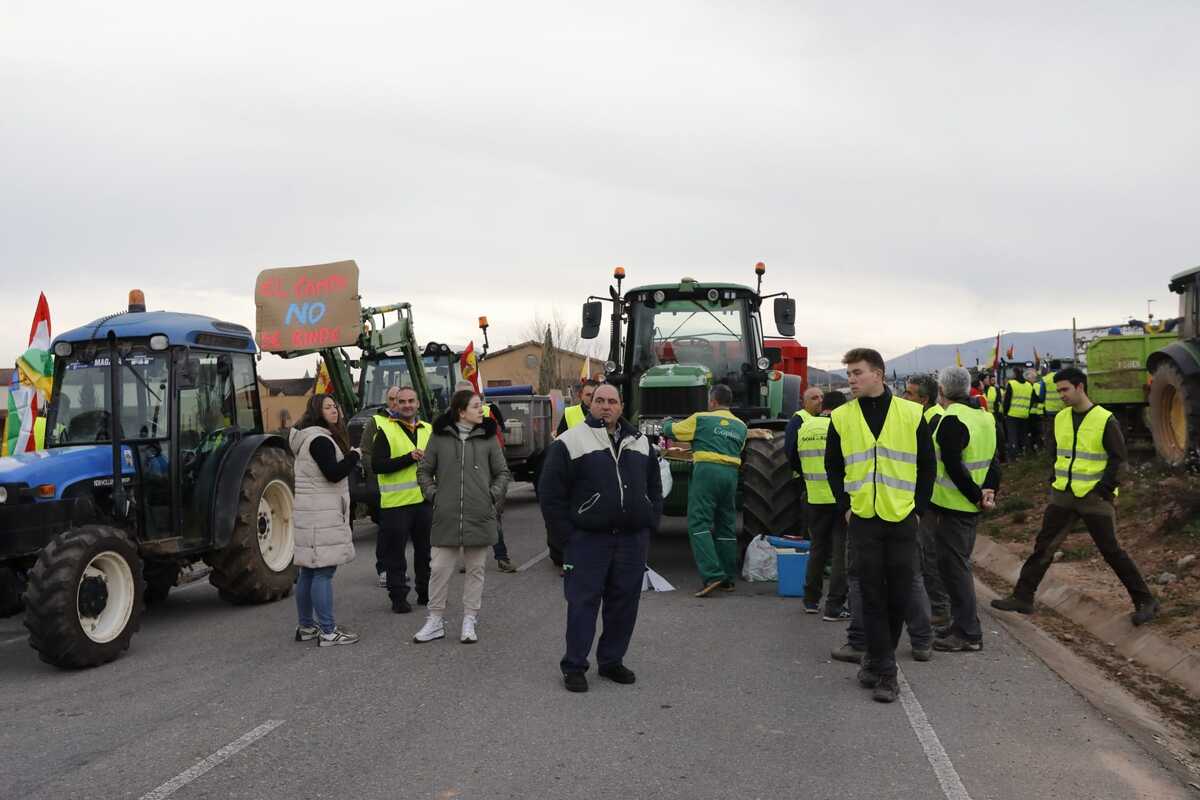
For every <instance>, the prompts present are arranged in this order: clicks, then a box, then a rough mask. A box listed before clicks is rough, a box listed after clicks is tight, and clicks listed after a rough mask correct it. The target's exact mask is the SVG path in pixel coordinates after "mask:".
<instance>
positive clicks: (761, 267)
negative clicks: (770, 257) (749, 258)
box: [754, 261, 767, 275]
mask: <svg viewBox="0 0 1200 800" xmlns="http://www.w3.org/2000/svg"><path fill="white" fill-rule="evenodd" d="M766 271H767V265H766V264H764V263H763V262H761V261H760V262H758V263H757V264H755V265H754V274H755V275H762V274H764V273H765V272H766Z"/></svg>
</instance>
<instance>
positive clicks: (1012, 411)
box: [1008, 380, 1033, 419]
mask: <svg viewBox="0 0 1200 800" xmlns="http://www.w3.org/2000/svg"><path fill="white" fill-rule="evenodd" d="M1008 395H1009V397H1011V398H1012V399H1011V400H1009V401H1008V416H1010V417H1012V418H1013V419H1028V418H1029V407H1030V406H1031V405H1033V386H1032V385H1030V384H1028V383H1025V382H1024V381H1015V380H1010V381H1009V382H1008Z"/></svg>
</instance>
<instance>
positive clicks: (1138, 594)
mask: <svg viewBox="0 0 1200 800" xmlns="http://www.w3.org/2000/svg"><path fill="white" fill-rule="evenodd" d="M1076 517H1079V518H1081V519H1082V520H1083V524H1084V525H1086V526H1087V530H1088V533H1089V534H1090V535H1091V537H1092V541H1093V542H1095V544H1096V549H1097V550H1099V551H1100V555H1101V556H1103V557H1104V560H1105V562H1107V563H1108V566H1109V568H1110V569H1112V571H1113V572H1115V573H1116V575H1117V577H1118V578H1120V579H1121V583H1122V584H1124V585H1125V591H1127V592H1129V598H1130V599H1131V600H1133V603H1134V605H1135V606H1136V605H1137V604H1139V603H1143V602H1146V601H1149V600H1153V599H1154V595H1153V594H1151V593H1150V587H1149V586H1147V585H1146V580H1145V578H1143V577H1142V573H1141V572H1140V571H1139V570H1138V568H1137V564H1135V563H1133V559H1132V558H1130V557H1129V554H1128V553H1126V552H1125V550H1124V548H1122V547H1121V545H1120V543H1119V542H1118V541H1117V511H1116V509H1115V508H1114V507H1113V504H1112V503H1110V502H1109V501H1107V500H1105V499H1104V498H1102V497H1100V496H1099V495H1098V494H1097V493H1096V492H1095V491H1092V492H1089V493H1088V494H1087V495H1086V496H1084V497H1076V496H1075V495H1074V494H1072V493H1070V492H1060V491H1058V490H1057V489H1055V490H1051V497H1050V505H1048V506H1046V513H1045V514H1043V515H1042V529H1041V530H1040V531H1038V535H1037V541H1035V542H1034V545H1033V554H1032V555H1031V556H1029V558H1027V559H1026V560H1025V564H1024V565H1023V566H1022V567H1021V577H1020V578H1019V579H1018V580H1017V585H1016V588H1014V589H1013V595H1014V596H1015V597H1019V598H1021V599H1022V600H1027V601H1029V602H1030V603H1032V602H1033V596H1034V594H1036V593H1037V587H1038V584H1040V583H1041V582H1042V578H1043V577H1045V575H1046V570H1048V569H1050V565H1051V564H1053V563H1054V552H1055V551H1056V550H1058V548H1059V547H1061V546H1062V543H1063V540H1064V539H1066V538H1067V534H1068V533H1069V532H1070V529H1071V524H1072V523H1073V522H1074V521H1075V518H1076Z"/></svg>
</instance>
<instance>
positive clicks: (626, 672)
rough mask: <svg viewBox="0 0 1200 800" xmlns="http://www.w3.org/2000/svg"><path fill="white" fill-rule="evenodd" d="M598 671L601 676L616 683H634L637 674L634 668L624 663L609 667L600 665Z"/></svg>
mask: <svg viewBox="0 0 1200 800" xmlns="http://www.w3.org/2000/svg"><path fill="white" fill-rule="evenodd" d="M596 673H597V674H598V675H599V676H600V677H601V678H608V679H609V680H610V681H615V682H616V683H634V682H635V681H636V680H637V676H636V675H634V674H633V670H631V669H630V668H629V667H626V666H624V665H623V664H613V665H612V666H608V667H600V669H598V670H596Z"/></svg>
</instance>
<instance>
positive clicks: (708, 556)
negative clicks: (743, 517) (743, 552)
mask: <svg viewBox="0 0 1200 800" xmlns="http://www.w3.org/2000/svg"><path fill="white" fill-rule="evenodd" d="M732 403H733V392H732V391H730V389H729V387H728V386H725V385H724V384H717V385H716V386H714V387H712V389H711V390H709V393H708V409H709V410H708V411H700V412H697V413H695V414H692V415H691V416H690V417H688V418H687V419H685V420H683V421H682V422H672V421H671V420H667V421H666V422H664V423H663V431H662V434H663V436H665V437H666V438H668V439H674V440H675V441H677V442H692V477H691V481H690V483H689V485H688V540H689V541H690V542H691V543H692V556H693V557H694V558H695V559H696V566H697V568H699V570H700V577H701V579H702V580H703V582H704V588H702V589H701V590H700V591H698V592H696V597H707V596H709V595H710V594H712V593H713V592H714V591H716V590H717V589H718V588H720V589H725V590H726V591H733V581H734V576H735V575H736V574H737V487H738V468H739V467H741V465H742V448H743V447H744V446H745V444H746V433H747V428H746V423H744V422H742V421H741V420H740V419H738V418H737V417H735V416H734V415H733V412H731V411H730V410H729V406H730V404H732Z"/></svg>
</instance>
